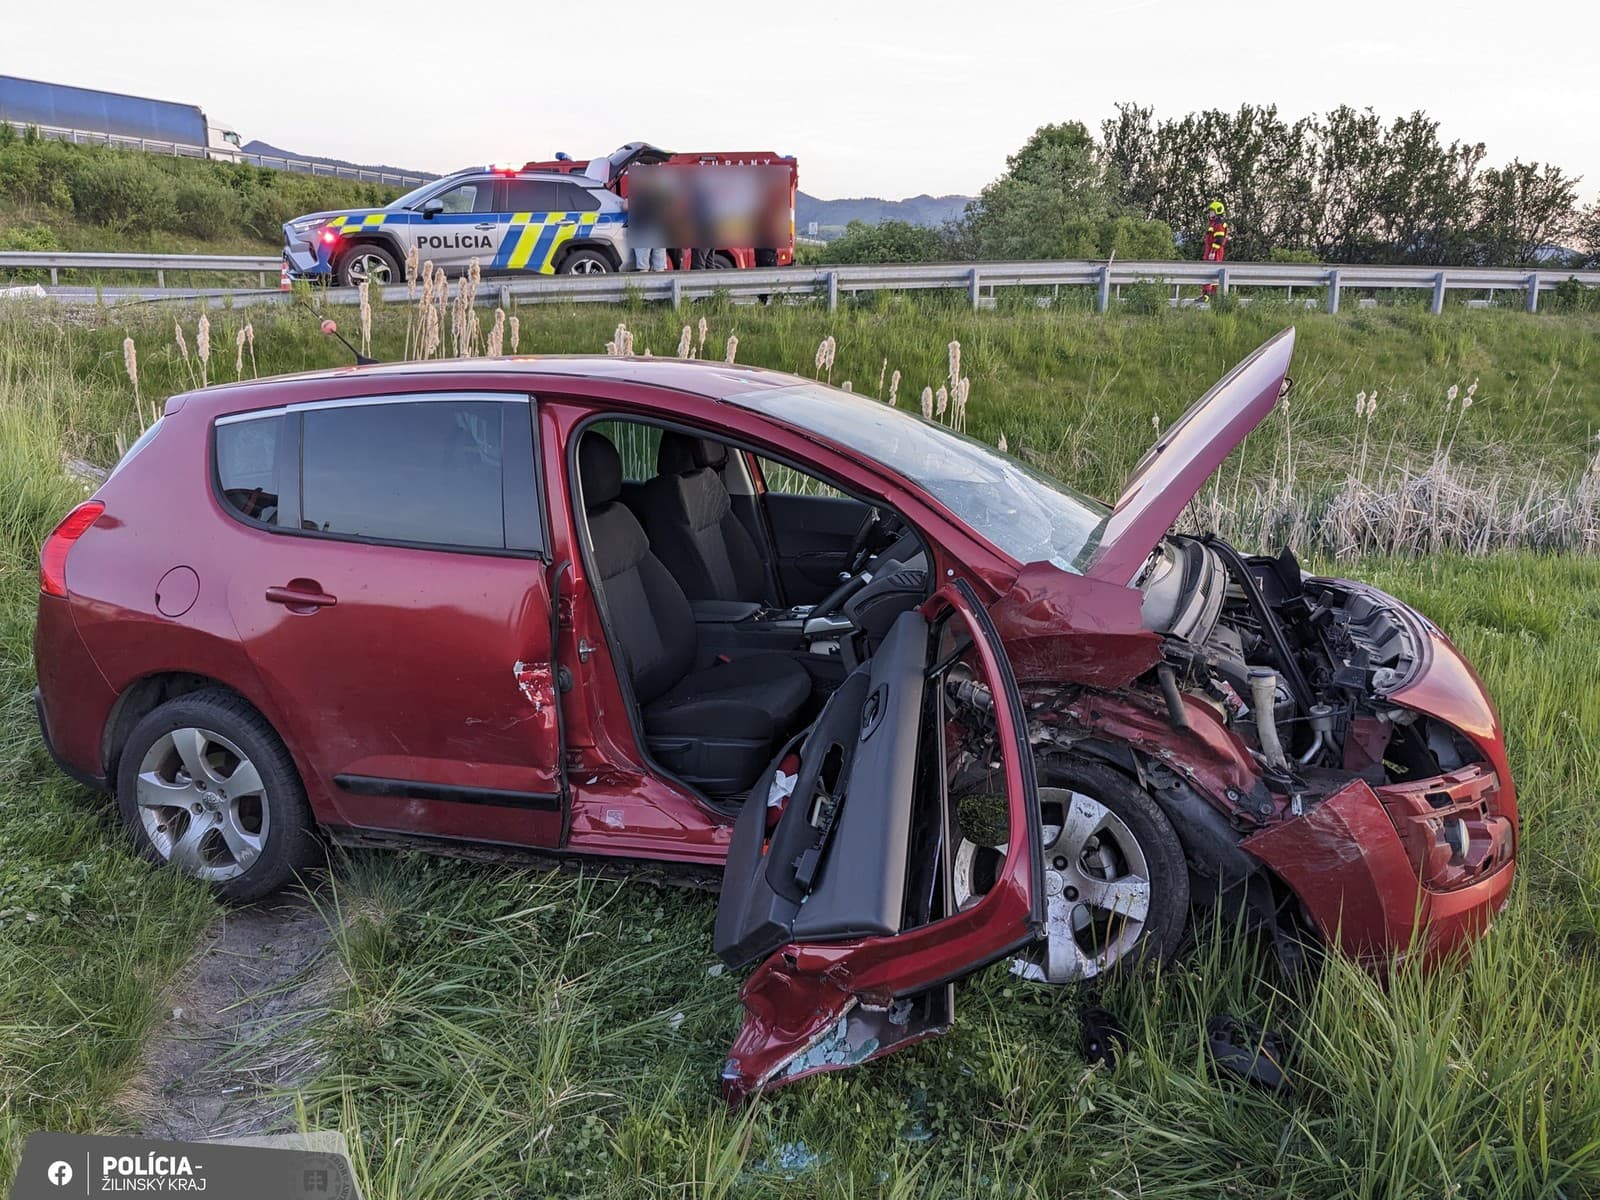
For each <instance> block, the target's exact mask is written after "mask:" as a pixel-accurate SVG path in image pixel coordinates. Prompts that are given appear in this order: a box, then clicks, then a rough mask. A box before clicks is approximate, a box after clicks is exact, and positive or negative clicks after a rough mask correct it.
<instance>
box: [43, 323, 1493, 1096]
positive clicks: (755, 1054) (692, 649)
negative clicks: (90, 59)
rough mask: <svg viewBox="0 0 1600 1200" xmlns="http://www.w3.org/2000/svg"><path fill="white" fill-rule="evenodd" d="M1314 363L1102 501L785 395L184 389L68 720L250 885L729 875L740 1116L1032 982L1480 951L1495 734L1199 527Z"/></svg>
mask: <svg viewBox="0 0 1600 1200" xmlns="http://www.w3.org/2000/svg"><path fill="white" fill-rule="evenodd" d="M1292 348H1293V332H1292V331H1286V332H1285V333H1284V334H1281V335H1279V336H1278V337H1276V338H1274V339H1273V340H1272V341H1271V342H1269V343H1267V344H1266V345H1265V346H1263V347H1262V348H1261V349H1260V350H1258V351H1256V352H1255V353H1254V354H1253V355H1251V356H1250V357H1249V358H1248V359H1246V360H1245V361H1244V362H1242V363H1241V364H1239V366H1238V367H1236V368H1235V369H1234V370H1233V371H1232V372H1231V373H1230V374H1229V375H1228V376H1227V377H1226V378H1224V379H1223V380H1222V381H1221V382H1220V383H1219V384H1218V385H1217V386H1216V387H1215V388H1213V389H1212V391H1211V392H1209V393H1208V394H1207V395H1206V396H1205V397H1203V398H1202V399H1201V400H1200V401H1199V402H1198V403H1197V404H1196V405H1195V406H1194V407H1193V408H1191V409H1190V411H1189V412H1188V413H1187V414H1185V416H1184V417H1183V418H1182V419H1181V420H1180V421H1179V422H1177V423H1176V424H1175V425H1174V426H1172V427H1171V428H1170V429H1168V430H1167V432H1166V434H1165V435H1164V436H1163V437H1162V438H1161V440H1160V442H1159V443H1158V444H1157V445H1156V446H1155V447H1154V448H1153V449H1152V450H1151V451H1150V453H1149V454H1148V455H1146V457H1145V458H1144V459H1143V460H1142V461H1141V462H1140V463H1139V465H1138V467H1137V468H1136V469H1135V471H1134V473H1133V476H1132V478H1131V479H1130V481H1129V483H1128V486H1127V488H1126V490H1125V491H1124V493H1123V495H1122V496H1121V497H1120V498H1119V499H1118V501H1117V502H1116V503H1115V504H1114V505H1110V506H1107V505H1104V504H1101V503H1099V502H1098V501H1095V500H1093V499H1090V498H1088V497H1085V496H1082V495H1079V494H1077V493H1076V492H1074V491H1072V490H1071V489H1070V488H1068V487H1065V486H1063V485H1062V484H1060V483H1058V482H1056V481H1055V480H1052V479H1049V478H1047V477H1045V476H1043V475H1040V474H1038V473H1037V472H1035V471H1033V470H1032V469H1031V468H1029V467H1027V466H1025V465H1024V464H1023V463H1021V462H1019V461H1017V460H1015V459H1013V458H1010V457H1008V456H1007V455H1005V454H1002V453H1000V452H997V451H995V450H994V449H991V448H990V447H988V446H985V445H982V444H980V443H978V442H975V441H973V440H971V439H968V438H966V437H964V436H963V435H961V434H958V433H955V432H952V431H951V430H949V429H947V428H945V427H943V426H940V425H937V424H934V423H931V422H927V421H924V420H921V419H919V418H917V417H915V416H912V415H910V414H908V413H906V412H904V411H901V410H898V409H895V408H891V407H888V406H886V405H883V404H880V403H877V402H875V401H872V400H869V399H865V398H863V397H859V396H854V395H851V394H850V393H847V392H843V391H838V390H835V389H832V388H829V387H826V386H823V385H821V384H818V383H815V382H811V381H807V380H802V379H797V378H794V377H792V376H787V375H780V374H776V373H773V372H768V371H760V370H753V369H748V368H743V367H733V366H724V365H713V364H707V363H700V362H679V361H662V360H650V359H644V360H632V359H618V358H598V359H596V358H571V359H559V358H552V359H518V360H506V361H487V360H471V361H462V362H445V363H429V364H424V365H417V364H399V365H394V366H382V367H365V368H357V369H352V370H343V371H327V372H320V373H315V374H309V375H301V376H294V377H287V378H280V379H272V380H264V381H260V382H255V383H249V384H240V385H234V386H228V387H218V388H212V389H209V390H206V391H201V392H196V393H192V394H188V395H182V396H177V397H175V398H174V399H172V400H171V401H169V402H168V404H167V407H166V412H165V415H164V416H163V417H162V419H161V420H160V421H159V422H157V423H156V425H154V426H153V427H152V428H151V429H150V430H149V431H148V432H147V433H146V434H145V435H144V436H143V437H142V438H140V439H139V441H138V442H137V443H136V444H135V445H134V446H133V448H132V449H130V450H129V452H128V454H127V456H126V457H125V458H124V459H123V461H122V462H121V464H119V466H118V467H117V469H116V470H115V471H114V472H113V473H112V475H111V477H110V478H109V479H108V480H107V481H106V483H105V485H104V486H103V487H101V488H100V490H99V491H98V492H97V493H96V494H95V496H94V498H93V499H91V500H89V501H87V502H86V503H84V504H82V505H80V506H79V507H78V508H77V509H75V510H74V511H73V512H72V513H70V514H69V515H68V516H67V517H66V518H65V519H64V520H63V521H62V523H61V524H60V526H59V527H58V528H57V529H56V530H55V532H54V533H52V534H51V535H50V537H49V538H48V539H47V540H46V542H45V545H44V547H43V551H42V555H41V570H40V584H41V595H40V599H39V616H38V627H37V633H36V641H35V654H36V660H37V666H38V676H39V691H38V701H39V716H40V722H41V726H42V728H43V730H44V735H45V739H46V741H47V742H48V744H49V745H50V747H51V751H52V753H53V755H54V756H55V758H56V760H57V761H58V762H59V763H60V764H61V766H62V767H63V768H64V769H65V770H67V771H68V772H70V773H71V774H72V775H73V776H75V777H76V778H78V779H80V780H83V781H84V782H86V783H89V784H92V785H94V786H96V787H102V788H107V789H109V790H111V791H113V792H114V793H115V795H116V799H117V803H118V805H119V807H120V809H121V812H122V816H123V819H124V820H125V821H126V823H127V825H128V827H129V829H130V830H131V832H132V835H133V837H134V838H135V839H136V840H137V842H138V843H139V845H140V846H141V847H142V848H143V849H144V850H145V851H146V852H147V853H148V854H149V855H150V856H151V857H152V858H155V859H157V860H161V861H166V862H170V863H172V864H173V865H175V866H177V867H178V868H180V869H182V870H184V871H186V872H189V873H191V874H194V875H197V876H200V877H202V878H205V879H209V880H211V881H213V883H214V884H215V885H216V887H217V889H218V890H219V891H220V892H221V893H223V894H224V895H225V896H228V897H231V898H234V899H238V900H248V899H252V898H255V897H259V896H261V895H263V894H265V893H267V892H269V891H270V890H272V889H273V888H275V887H277V886H279V885H280V884H281V883H283V882H284V881H285V880H286V879H288V878H289V877H290V876H291V874H292V872H293V871H294V870H295V869H296V868H298V867H300V866H302V865H303V864H305V863H307V862H308V861H310V859H311V856H312V854H313V852H314V849H315V844H316V843H315V835H316V834H317V832H318V831H320V833H321V834H322V835H323V836H326V837H329V838H332V839H334V840H337V841H341V842H348V843H354V844H384V845H390V844H399V843H402V842H409V843H416V842H421V843H425V844H431V845H433V846H436V847H440V848H445V849H449V848H456V849H462V848H467V847H471V848H474V852H476V853H483V852H485V848H488V850H489V851H490V852H493V853H496V854H504V855H507V856H510V855H522V854H528V853H535V854H539V855H543V856H582V857H586V858H588V859H589V860H591V861H597V860H601V859H604V860H607V861H609V862H611V863H612V864H614V865H621V864H625V863H641V862H652V863H655V864H658V865H657V866H656V867H655V868H654V869H655V870H656V871H658V872H659V870H660V869H661V868H660V866H659V864H661V863H666V864H669V868H670V870H672V871H675V872H679V873H682V874H684V875H692V874H697V873H705V872H713V873H715V872H718V871H720V872H721V873H722V899H721V902H720V906H719V910H718V915H717V927H716V937H715V948H716V950H717V952H718V953H719V954H720V955H721V956H722V957H723V958H724V959H725V960H726V961H728V962H729V963H730V964H732V965H736V966H742V965H746V964H752V963H760V964H761V965H760V966H759V967H758V968H757V970H756V971H755V972H754V974H753V975H752V976H751V978H750V980H749V981H748V983H747V984H746V986H745V991H744V999H745V1004H746V1008H747V1018H746V1022H745V1026H744V1028H743V1030H742V1031H741V1033H740V1035H739V1040H738V1042H737V1044H736V1045H735V1047H734V1050H733V1053H732V1056H731V1057H730V1059H729V1061H728V1065H727V1067H726V1068H725V1071H724V1085H725V1090H726V1091H727V1092H728V1094H730V1095H732V1096H739V1095H743V1094H745V1093H748V1092H749V1091H751V1090H754V1089H758V1088H761V1087H766V1086H772V1085H774V1084H776V1083H779V1082H783V1081H786V1080H789V1079H792V1078H797V1077H799V1076H801V1075H805V1074H808V1073H810V1072H812V1071H816V1070H825V1069H830V1068H832V1067H837V1066H840V1065H846V1064H849V1063H853V1062H858V1061H861V1060H863V1059H865V1058H870V1057H874V1056H876V1055H878V1054H881V1053H885V1052H887V1051H888V1050H890V1049H893V1048H895V1047H897V1046H900V1045H904V1044H907V1043H909V1042H911V1041H913V1040H916V1039H917V1038H919V1037H923V1036H926V1035H928V1034H931V1033H935V1032H939V1031H941V1030H942V1029H943V1028H945V1027H947V1026H948V1025H949V1023H950V1020H951V1017H952V1004H953V999H952V990H951V987H950V986H949V981H951V980H952V979H954V978H957V977H959V976H960V975H963V974H965V973H967V972H970V971H972V970H975V969H977V968H978V967H980V966H982V965H984V964H986V963H989V962H992V961H994V960H996V959H998V958H1001V957H1006V956H1010V957H1013V958H1014V959H1015V961H1016V965H1015V969H1016V970H1017V971H1018V972H1019V973H1020V974H1023V975H1025V976H1027V977H1029V978H1033V979H1038V980H1042V981H1046V982H1055V983H1064V982H1070V981H1075V980H1081V979H1085V978H1088V977H1091V976H1094V975H1097V974H1100V973H1102V972H1104V971H1106V970H1108V969H1111V968H1112V967H1114V966H1117V965H1118V964H1122V963H1129V962H1134V961H1137V960H1139V959H1142V958H1157V959H1158V958H1163V957H1166V956H1168V955H1170V954H1172V953H1173V952H1174V951H1175V950H1176V948H1177V946H1178V945H1179V942H1180V939H1181V937H1182V935H1183V933H1184V930H1185V927H1186V924H1187V922H1188V921H1189V919H1190V914H1191V911H1192V909H1193V908H1195V907H1197V906H1209V905H1219V904H1220V905H1224V906H1227V907H1229V908H1230V909H1235V910H1239V909H1243V910H1247V911H1248V913H1249V914H1250V915H1251V916H1252V917H1253V920H1254V922H1255V923H1256V924H1257V925H1258V926H1259V927H1260V928H1263V929H1265V930H1266V931H1267V932H1268V934H1269V935H1270V936H1271V938H1272V940H1273V944H1274V945H1275V946H1276V948H1277V949H1278V951H1279V953H1280V955H1281V957H1282V958H1283V959H1284V960H1285V961H1286V962H1288V963H1291V964H1292V963H1294V962H1296V961H1298V959H1299V957H1300V955H1301V953H1302V947H1303V945H1304V940H1305V939H1306V938H1308V937H1320V938H1322V939H1324V940H1326V941H1329V942H1333V943H1336V944H1337V945H1338V946H1340V947H1342V948H1343V949H1344V950H1346V951H1348V952H1350V953H1352V954H1356V955H1360V956H1363V957H1367V958H1370V959H1372V960H1373V961H1382V960H1383V959H1384V958H1386V957H1387V956H1389V955H1392V954H1394V953H1396V952H1404V951H1406V950H1407V949H1408V948H1411V947H1413V946H1416V947H1417V948H1419V949H1422V950H1424V951H1425V952H1426V953H1428V954H1430V955H1433V956H1438V955H1442V954H1444V953H1446V952H1448V951H1450V950H1452V949H1454V948H1456V947H1459V946H1461V945H1463V944H1464V943H1465V942H1466V941H1467V940H1469V939H1470V938H1471V937H1473V936H1475V935H1476V934H1477V933H1478V932H1479V931H1481V930H1482V929H1483V928H1484V926H1485V925H1486V923H1487V921H1488V920H1489V918H1490V916H1491V915H1492V914H1493V913H1494V912H1496V911H1497V910H1498V909H1499V908H1500V907H1501V906H1503V904H1504V902H1505V897H1506V894H1507V891H1508V889H1509V887H1510V884H1511V877H1512V871H1513V857H1514V852H1515V845H1516V806H1515V797H1514V792H1513V788H1512V781H1511V776H1510V772H1509V770H1508V768H1507V764H1506V757H1505V751H1504V744H1503V740H1502V736H1501V729H1500V725H1499V721H1498V719H1497V717H1496V716H1495V712H1494V709H1493V707H1492V706H1491V704H1490V702H1489V700H1488V698H1487V697H1486V696H1485V694H1484V690H1483V688H1482V685H1481V684H1480V682H1479V681H1478V679H1477V677H1476V676H1475V675H1474V673H1473V671H1472V669H1471V668H1470V667H1469V666H1468V665H1467V664H1466V663H1465V662H1464V661H1463V660H1462V659H1461V657H1460V656H1459V655H1458V654H1457V652H1456V651H1455V649H1454V648H1453V647H1452V646H1451V645H1450V643H1449V641H1448V640H1446V638H1445V637H1444V635H1443V634H1442V633H1440V632H1439V630H1438V629H1437V628H1435V627H1434V626H1433V625H1432V624H1431V623H1430V622H1429V621H1428V620H1427V619H1426V618H1425V617H1422V616H1421V615H1419V614H1418V613H1416V612H1414V611H1413V610H1412V609H1410V608H1408V607H1406V606H1405V605H1403V604H1401V603H1400V602H1399V601H1397V600H1395V599H1393V598H1392V597H1389V596H1387V595H1384V594H1383V593H1381V592H1378V591H1376V590H1374V589H1372V588H1370V587H1367V586H1365V585H1362V584H1359V583H1354V582H1350V581H1347V580H1337V579H1324V578H1318V577H1313V576H1307V575H1303V574H1302V572H1301V571H1300V569H1299V567H1298V566H1297V565H1296V563H1295V561H1294V559H1293V558H1292V557H1291V556H1290V555H1289V554H1288V553H1287V551H1286V552H1284V553H1283V554H1282V555H1279V556H1277V557H1247V556H1244V555H1242V554H1240V553H1239V552H1237V551H1236V550H1234V549H1233V547H1231V546H1229V545H1228V544H1227V543H1226V542H1223V541H1221V540H1220V539H1218V538H1215V537H1209V536H1208V537H1189V536H1180V535H1176V534H1173V533H1172V532H1171V529H1170V527H1171V524H1172V522H1173V521H1174V520H1175V519H1176V518H1177V516H1178V515H1179V514H1180V513H1181V511H1182V510H1183V508H1184V507H1185V505H1186V504H1187V503H1188V501H1189V500H1190V498H1191V497H1192V496H1193V495H1194V493H1195V491H1196V490H1197V489H1198V487H1199V486H1200V485H1201V483H1202V482H1203V481H1204V480H1205V478H1206V477H1207V476H1208V475H1209V474H1210V473H1211V472H1212V471H1213V470H1214V469H1215V468H1216V467H1217V465H1218V464H1219V463H1220V462H1221V461H1222V459H1223V457H1224V456H1226V454H1227V453H1228V452H1229V451H1230V450H1231V449H1232V448H1233V447H1234V446H1235V445H1237V444H1238V443H1239V441H1241V440H1242V439H1243V438H1244V436H1245V435H1246V434H1247V433H1248V432H1249V431H1250V429H1252V428H1254V427H1255V425H1256V424H1258V423H1259V422H1260V420H1261V419H1262V418H1263V417H1264V416H1265V415H1266V414H1267V413H1268V412H1269V411H1270V410H1271V409H1272V407H1273V405H1274V404H1275V403H1276V402H1277V400H1278V398H1279V395H1280V392H1281V390H1282V389H1283V387H1284V381H1285V372H1286V370H1287V368H1288V365H1289V360H1290V354H1291V351H1292Z"/></svg>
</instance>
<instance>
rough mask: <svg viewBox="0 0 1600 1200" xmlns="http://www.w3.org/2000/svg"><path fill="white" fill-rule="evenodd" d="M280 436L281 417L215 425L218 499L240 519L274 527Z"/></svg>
mask: <svg viewBox="0 0 1600 1200" xmlns="http://www.w3.org/2000/svg"><path fill="white" fill-rule="evenodd" d="M282 434H283V414H281V413H277V414H274V415H272V416H270V417H251V418H250V419H248V420H243V421H224V422H219V423H218V424H217V482H218V484H219V485H220V486H221V488H222V498H223V499H224V500H225V501H227V503H228V504H229V506H230V507H232V508H233V509H234V510H235V511H236V512H238V513H239V514H240V515H241V516H243V517H246V518H248V519H249V520H252V521H259V522H260V523H261V524H263V525H276V524H277V523H278V439H279V438H280V437H281V436H282ZM135 448H137V447H135ZM130 457H131V452H130Z"/></svg>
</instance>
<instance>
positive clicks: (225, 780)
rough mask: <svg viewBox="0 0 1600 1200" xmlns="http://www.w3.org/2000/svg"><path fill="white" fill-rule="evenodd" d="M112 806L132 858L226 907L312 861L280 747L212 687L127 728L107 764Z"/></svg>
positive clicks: (300, 795)
mask: <svg viewBox="0 0 1600 1200" xmlns="http://www.w3.org/2000/svg"><path fill="white" fill-rule="evenodd" d="M191 771H192V772H193V773H191ZM117 808H118V810H119V811H120V812H121V814H122V821H123V824H124V825H125V826H126V827H127V829H128V831H129V833H130V835H131V836H132V838H133V840H134V842H135V844H136V845H137V846H138V848H139V850H140V852H141V853H143V854H144V855H145V856H146V857H148V858H150V859H151V860H152V861H154V862H157V863H161V864H163V865H170V866H173V867H174V868H175V869H177V870H180V871H182V872H184V873H185V874H187V875H190V876H192V877H195V878H199V879H203V880H206V881H207V882H209V883H210V884H211V886H212V889H213V890H214V891H215V892H216V894H217V895H218V896H219V897H221V898H222V899H225V900H228V901H231V902H234V903H248V902H250V901H253V900H259V899H261V898H262V897H263V896H266V895H269V894H270V893H272V892H274V891H276V890H277V889H278V888H280V887H282V886H283V885H284V884H286V883H288V882H289V881H290V879H292V878H293V877H294V875H295V873H296V872H297V871H298V870H299V869H300V868H302V867H305V866H308V865H310V864H311V863H312V862H313V861H315V859H316V857H317V851H318V845H317V841H316V837H315V834H314V832H313V829H312V821H311V810H310V807H309V806H308V805H307V803H306V793H305V788H304V786H303V785H302V784H301V782H300V775H299V773H298V772H297V771H296V770H295V766H294V761H293V760H292V759H291V758H290V757H289V751H288V749H287V747H285V746H284V744H283V740H282V739H281V738H279V737H278V735H277V733H276V732H275V731H274V730H273V728H272V726H271V725H270V724H268V723H267V721H266V719H265V718H264V717H262V715H261V714H260V713H258V712H257V711H256V710H255V709H254V708H252V707H251V706H250V705H249V704H247V703H246V702H245V701H244V700H243V699H242V698H240V697H239V696H236V695H234V694H233V693H232V692H227V691H223V690H221V689H205V690H201V691H197V692H189V693H187V694H185V695H182V696H178V697H176V698H174V699H172V700H168V701H167V702H166V703H165V704H162V705H160V706H159V707H157V708H156V709H154V710H153V711H151V712H150V713H148V714H147V715H146V716H145V717H144V718H143V719H142V720H140V721H139V723H138V724H137V725H135V726H134V727H133V731H132V732H131V733H130V734H129V735H128V740H127V742H126V744H125V745H124V746H123V748H122V755H121V758H120V760H119V762H118V766H117Z"/></svg>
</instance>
